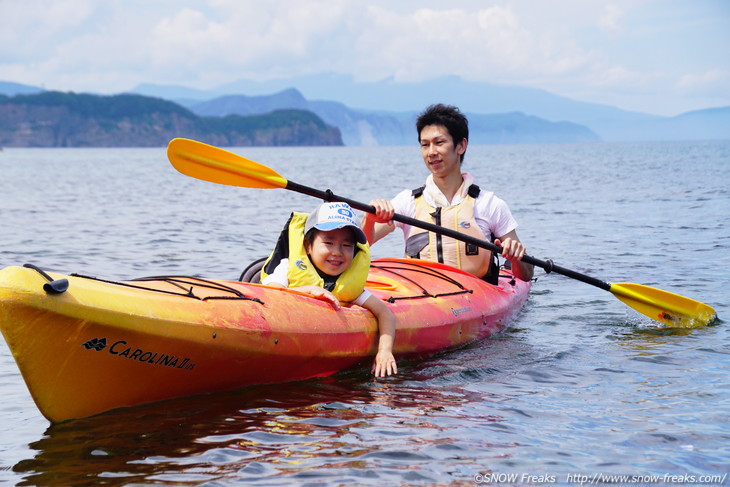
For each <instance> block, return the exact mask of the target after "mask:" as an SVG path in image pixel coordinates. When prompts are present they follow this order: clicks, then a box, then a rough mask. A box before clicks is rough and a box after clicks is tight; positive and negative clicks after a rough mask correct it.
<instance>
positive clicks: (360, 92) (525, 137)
mask: <svg viewBox="0 0 730 487" xmlns="http://www.w3.org/2000/svg"><path fill="white" fill-rule="evenodd" d="M11 85H12V86H21V87H22V86H24V85H18V84H17V83H0V93H6V92H5V91H3V90H4V89H10V87H11ZM25 88H26V89H27V88H31V89H36V90H38V91H43V90H42V89H41V88H33V87H25ZM14 89H17V88H14ZM132 93H135V94H140V95H146V96H153V97H158V98H163V99H166V100H170V101H174V102H176V103H179V104H181V105H183V106H185V107H187V108H189V109H190V110H191V111H193V112H195V113H196V114H198V115H199V116H203V117H205V116H214V115H215V114H218V115H221V114H234V113H235V114H239V115H245V114H262V113H266V111H267V110H270V109H274V108H294V109H299V110H302V109H304V110H309V111H312V112H314V113H316V114H317V115H318V116H319V117H320V118H321V119H322V120H324V121H325V123H327V124H329V125H333V126H335V127H338V128H339V129H340V132H341V134H342V140H343V142H344V143H345V144H346V145H402V144H412V143H413V141H414V140H415V134H414V133H413V132H414V130H413V121H414V120H415V116H416V114H417V113H418V112H420V111H421V110H422V109H423V108H425V107H426V106H427V105H429V104H431V103H434V102H444V103H450V104H454V105H457V106H459V107H461V108H462V109H463V110H464V111H465V112H466V113H467V114H468V116H469V118H470V121H471V122H472V126H473V127H475V128H476V127H477V125H476V124H477V120H476V119H477V118H481V117H482V116H489V117H495V118H494V119H493V121H496V120H502V121H503V122H504V123H507V124H508V125H507V126H499V127H497V126H496V125H490V124H489V123H486V122H484V123H482V122H479V126H481V127H483V128H484V130H491V131H492V133H491V134H487V133H485V132H483V131H482V130H481V129H479V130H475V131H474V133H473V136H472V142H477V143H488V142H480V141H502V142H501V143H508V141H509V143H527V142H530V141H541V142H551V141H552V142H577V141H586V140H605V141H651V140H707V139H725V140H727V139H729V138H730V123H728V120H727V117H726V116H725V115H723V113H724V112H723V110H724V109H723V108H716V109H715V108H710V109H707V110H698V111H694V112H689V113H685V114H680V115H677V116H675V117H663V116H658V115H651V114H647V113H639V112H632V111H627V110H621V109H618V108H616V107H612V106H608V105H601V104H597V103H585V102H580V101H576V100H571V99H569V98H565V97H561V96H558V95H554V94H552V93H550V92H548V91H545V90H540V89H535V88H526V87H520V86H505V85H496V84H490V83H479V82H469V81H465V80H462V79H460V78H458V77H455V76H451V77H442V78H436V79H432V80H428V81H424V82H422V83H397V82H395V81H394V80H393V79H385V80H380V81H376V82H356V81H354V80H353V78H352V77H350V76H343V75H335V74H321V75H312V76H305V77H296V78H281V79H277V80H270V81H266V82H258V81H252V80H240V81H237V82H235V83H231V84H227V85H223V86H220V87H218V88H216V89H214V90H208V91H206V90H196V89H192V88H187V87H182V86H174V85H154V84H144V85H139V86H138V87H137V88H135V90H133V91H132ZM6 94H10V93H6ZM434 94H438V95H437V96H434ZM715 110H719V112H716V111H715ZM518 119H520V120H519V124H518V123H517V122H518Z"/></svg>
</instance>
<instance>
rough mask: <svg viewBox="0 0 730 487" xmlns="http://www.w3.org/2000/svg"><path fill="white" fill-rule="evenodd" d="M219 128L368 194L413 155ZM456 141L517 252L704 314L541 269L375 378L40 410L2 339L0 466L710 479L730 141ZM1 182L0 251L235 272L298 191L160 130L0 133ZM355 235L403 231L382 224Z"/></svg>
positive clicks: (729, 345)
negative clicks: (434, 351) (184, 160)
mask: <svg viewBox="0 0 730 487" xmlns="http://www.w3.org/2000/svg"><path fill="white" fill-rule="evenodd" d="M235 152H238V153H240V154H242V155H245V156H246V157H248V158H250V159H253V160H256V161H258V162H261V163H263V164H265V165H268V166H270V167H272V168H274V169H275V170H277V171H278V172H280V173H281V174H282V175H283V176H284V177H285V178H287V179H290V180H292V181H295V182H298V183H300V184H305V185H308V186H312V187H315V188H318V189H327V188H330V189H332V190H333V191H334V192H335V193H337V194H341V195H343V196H347V197H349V198H352V199H355V200H360V201H364V202H368V201H369V200H370V199H372V198H374V197H392V196H394V195H395V194H396V193H397V192H398V191H399V190H400V189H403V188H415V187H417V186H420V185H421V184H422V182H423V180H424V178H425V176H426V170H425V168H424V167H423V165H422V162H421V161H420V154H419V150H418V148H417V147H416V146H415V145H414V146H413V147H381V148H366V147H338V148H250V149H236V150H235ZM464 164H465V166H464V168H465V169H466V170H469V171H472V172H473V173H474V174H475V176H476V178H477V182H478V183H479V184H480V186H481V187H482V188H486V189H492V190H494V191H495V192H496V193H497V194H498V195H499V196H501V197H503V198H504V199H506V200H507V201H508V202H509V204H510V207H511V209H512V211H513V213H514V214H515V217H516V218H517V220H518V221H519V222H520V227H519V229H518V233H519V235H520V237H521V238H522V240H523V241H524V242H525V244H526V246H527V248H528V252H529V253H530V254H532V255H534V256H535V257H539V258H552V259H554V260H555V262H556V263H558V264H560V265H562V266H564V267H568V268H571V269H575V270H577V271H579V272H583V273H586V274H589V275H591V276H594V277H598V278H600V279H603V280H606V281H609V282H635V283H640V284H646V285H649V286H653V287H657V288H660V289H663V290H666V291H672V292H676V293H678V294H681V295H684V296H687V297H691V298H694V299H698V300H700V301H703V302H705V303H707V304H710V305H711V306H713V307H715V309H716V311H717V313H718V315H719V317H720V319H719V320H718V321H717V322H716V323H715V324H713V325H712V326H707V327H701V328H695V329H691V330H666V329H662V328H661V327H659V326H658V325H656V324H654V323H653V322H651V321H650V320H649V319H648V318H645V317H643V316H641V315H638V314H637V313H635V312H633V311H632V310H631V309H630V308H628V307H627V306H625V305H624V304H623V303H621V302H620V301H618V300H617V299H615V298H614V297H613V295H612V294H611V293H608V292H605V291H602V290H600V289H597V288H594V287H592V286H589V285H586V284H583V283H580V282H577V281H574V280H571V279H567V278H564V277H561V276H558V275H555V274H551V275H546V274H545V273H544V272H543V271H542V270H537V271H536V277H537V282H535V284H534V286H533V290H532V293H531V297H530V300H529V302H528V305H527V307H526V308H525V309H524V312H523V313H522V314H521V316H520V317H519V318H518V319H517V320H516V321H515V322H514V323H513V324H512V326H511V328H509V329H508V331H507V332H505V333H503V334H502V335H500V336H499V337H497V338H494V339H489V340H485V341H482V342H479V343H475V344H472V345H471V346H469V347H467V348H465V349H462V350H458V351H453V352H449V353H444V354H440V355H438V356H434V357H432V358H429V359H427V360H422V361H418V362H401V363H400V364H399V369H400V370H399V374H398V376H396V377H393V378H388V379H385V380H378V381H376V380H373V379H372V377H371V376H370V374H369V373H368V371H367V370H352V371H347V372H345V373H342V374H338V375H336V376H334V377H330V378H327V379H321V380H311V381H305V382H301V383H295V384H286V385H277V386H266V387H256V388H250V389H244V390H240V391H234V392H231V393H226V394H216V395H211V396H204V397H195V398H188V399H180V400H174V401H168V402H164V403H159V404H153V405H148V406H142V407H137V408H129V409H124V410H119V411H114V412H111V413H107V414H103V415H100V416H96V417H92V418H87V419H82V420H76V421H71V422H67V423H63V424H59V425H53V426H52V425H49V423H48V422H47V421H46V420H45V419H44V418H43V417H42V416H41V414H40V413H39V412H38V410H37V409H36V408H35V405H34V404H33V401H32V399H31V398H30V395H29V394H28V391H27V389H26V387H25V384H24V383H23V380H22V378H21V376H20V374H19V372H18V369H17V367H16V365H15V363H14V361H13V359H12V357H11V355H10V353H9V351H8V349H7V346H6V344H5V342H4V341H2V340H0V398H2V400H1V402H0V484H3V483H4V484H6V485H43V486H87V485H88V486H91V485H110V486H121V485H176V486H193V485H205V486H220V485H243V484H246V485H249V484H250V485H266V486H291V485H324V486H343V485H347V486H350V485H377V486H379V487H381V486H386V485H424V486H426V485H427V486H435V485H438V486H446V485H449V486H451V485H453V486H463V485H480V484H487V483H491V484H500V485H528V484H529V485H539V484H545V483H548V484H557V485H574V484H581V483H589V482H592V483H594V484H595V483H631V484H632V485H678V484H690V483H693V484H703V485H720V484H721V483H723V482H724V484H725V485H728V484H729V483H730V479H727V478H726V476H727V473H728V470H729V468H728V465H730V429H728V424H729V423H730V385H729V381H728V377H729V372H730V357H729V355H730V332H729V331H728V326H727V322H726V321H723V319H727V316H728V313H730V299H729V298H730V282H729V281H730V280H729V279H728V271H730V142H693V143H682V142H676V143H631V144H608V143H605V144H604V143H597V144H585V145H519V146H471V147H469V150H468V153H467V156H466V160H465V163H464ZM0 203H1V204H0V266H1V267H5V266H8V265H22V264H24V263H26V262H29V263H33V264H36V265H38V266H40V267H43V268H45V269H48V270H58V271H62V272H65V273H72V272H78V273H81V274H86V275H94V276H98V277H104V278H110V279H126V278H134V277H141V276H148V275H160V274H192V275H201V276H206V277H213V278H227V279H235V278H237V277H238V275H239V274H240V272H241V270H242V268H243V267H244V266H245V265H246V264H248V263H249V262H250V261H252V260H254V259H256V258H258V257H262V256H264V255H266V254H267V253H268V252H269V250H270V249H271V247H272V246H273V244H274V242H275V240H276V237H277V235H278V233H279V230H280V228H281V226H282V225H283V223H284V221H285V220H286V218H287V216H288V213H289V212H290V211H291V210H293V209H296V210H301V211H309V210H310V209H312V208H313V207H314V206H315V205H316V204H317V203H318V202H317V201H316V200H313V199H312V198H311V197H306V196H303V195H299V194H296V193H292V192H289V191H286V190H282V189H278V190H260V189H246V188H235V187H227V186H221V185H215V184H211V183H206V182H202V181H198V180H195V179H191V178H188V177H186V176H183V175H181V174H179V173H177V172H176V171H175V170H174V169H173V168H172V166H171V165H170V164H169V163H168V161H167V158H166V155H165V150H164V149H6V150H4V151H2V152H0ZM373 250H374V254H375V256H376V257H384V256H389V255H399V254H400V253H401V242H400V238H399V235H398V236H396V235H392V236H390V237H388V239H387V240H385V241H383V242H380V243H378V244H377V245H376V246H375V248H374V249H373ZM396 339H397V337H396ZM615 476H626V477H625V478H623V479H621V478H620V477H615ZM714 476H719V477H714Z"/></svg>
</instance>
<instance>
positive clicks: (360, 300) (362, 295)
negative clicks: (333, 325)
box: [352, 289, 372, 306]
mask: <svg viewBox="0 0 730 487" xmlns="http://www.w3.org/2000/svg"><path fill="white" fill-rule="evenodd" d="M370 296H372V293H371V292H370V291H368V290H367V289H363V291H362V293H360V296H358V297H357V299H356V300H355V301H353V302H352V304H356V305H358V306H362V305H363V304H365V301H367V300H368V298H369V297H370Z"/></svg>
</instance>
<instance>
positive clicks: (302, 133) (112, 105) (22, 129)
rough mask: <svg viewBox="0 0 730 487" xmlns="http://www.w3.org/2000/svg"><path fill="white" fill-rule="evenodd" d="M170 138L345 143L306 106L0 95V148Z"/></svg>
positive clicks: (149, 143) (141, 143) (155, 143)
mask: <svg viewBox="0 0 730 487" xmlns="http://www.w3.org/2000/svg"><path fill="white" fill-rule="evenodd" d="M176 137H186V138H191V139H195V140H199V141H201V142H207V143H209V144H212V145H218V146H227V147H230V146H236V147H246V146H315V145H320V146H321V145H343V143H342V137H341V135H340V131H339V130H338V129H337V128H336V127H333V126H329V125H327V124H325V122H323V121H322V119H321V118H319V117H318V116H317V115H315V114H314V113H312V112H310V111H308V110H296V109H283V110H273V111H268V112H266V113H263V114H256V115H249V116H240V115H229V116H225V117H201V116H198V115H196V114H194V113H193V112H191V111H190V110H188V109H187V108H185V107H182V106H180V105H178V104H177V103H174V102H171V101H168V100H163V99H161V98H155V97H149V96H143V95H134V94H122V95H113V96H98V95H88V94H76V93H61V92H57V91H43V92H40V93H33V94H24V95H22V94H21V95H14V96H6V95H0V147H2V146H6V147H164V146H165V145H167V143H168V142H169V141H170V140H171V139H173V138H176Z"/></svg>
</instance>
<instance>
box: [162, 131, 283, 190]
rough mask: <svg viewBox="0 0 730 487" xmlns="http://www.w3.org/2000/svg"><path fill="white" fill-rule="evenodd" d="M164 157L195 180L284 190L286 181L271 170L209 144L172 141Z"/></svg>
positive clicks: (191, 141)
mask: <svg viewBox="0 0 730 487" xmlns="http://www.w3.org/2000/svg"><path fill="white" fill-rule="evenodd" d="M167 158H168V159H169V160H170V162H171V163H172V165H173V166H175V169H177V170H178V171H180V172H181V173H183V174H185V175H186V176H190V177H193V178H197V179H202V180H204V181H210V182H212V183H218V184H226V185H228V186H243V187H245V188H263V189H272V188H286V184H287V180H286V179H284V178H283V177H282V176H280V175H279V174H278V173H277V172H276V171H274V170H273V169H271V168H268V167H266V166H264V165H263V164H259V163H258V162H254V161H252V160H249V159H246V158H245V157H243V156H239V155H238V154H234V153H233V152H229V151H227V150H224V149H220V148H218V147H213V146H212V145H208V144H203V143H202V142H197V141H195V140H190V139H172V140H171V141H170V143H169V144H168V145H167Z"/></svg>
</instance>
